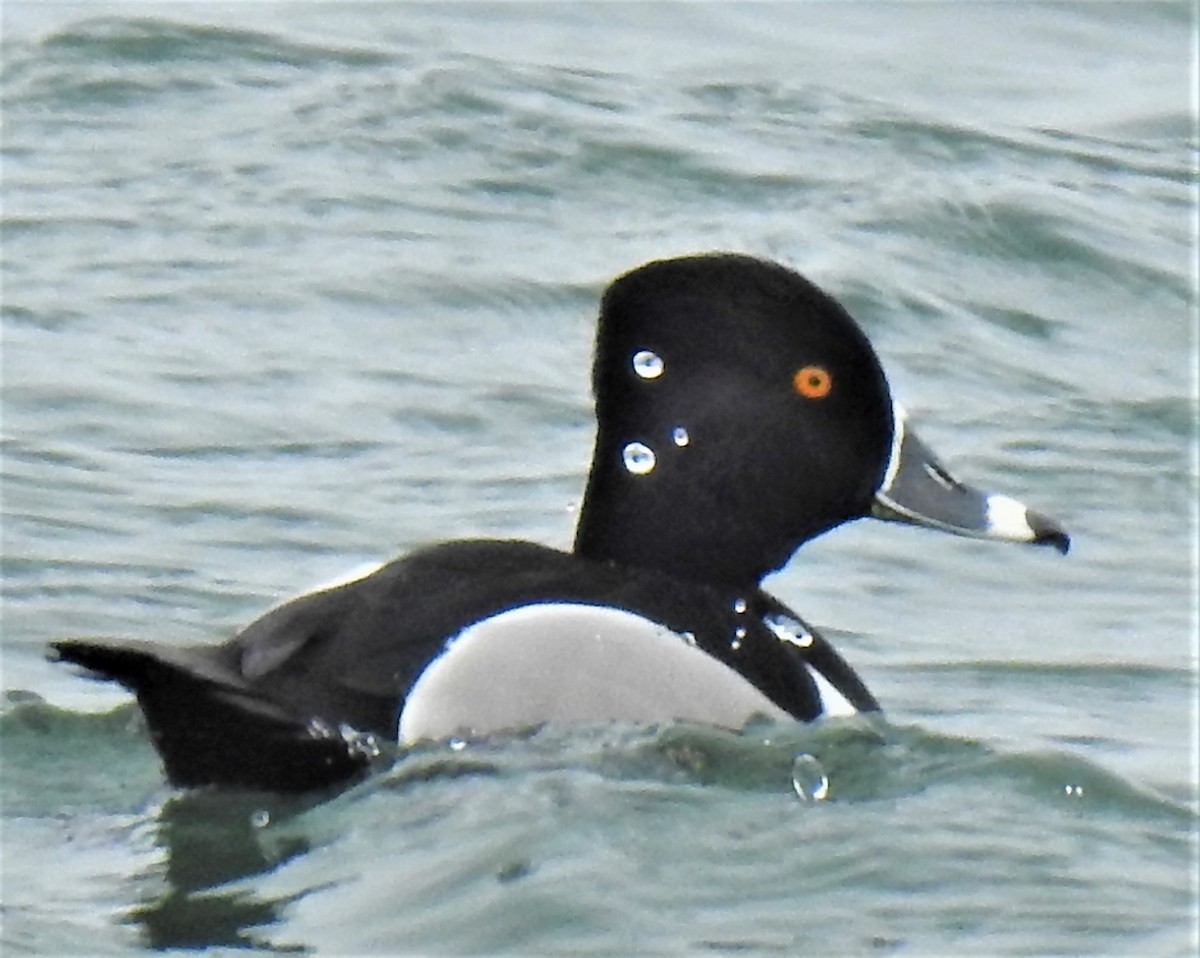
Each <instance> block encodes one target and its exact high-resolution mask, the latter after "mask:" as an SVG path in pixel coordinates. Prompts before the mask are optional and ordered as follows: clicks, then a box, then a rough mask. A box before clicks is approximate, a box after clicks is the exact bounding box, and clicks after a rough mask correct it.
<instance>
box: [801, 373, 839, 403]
mask: <svg viewBox="0 0 1200 958" xmlns="http://www.w3.org/2000/svg"><path fill="white" fill-rule="evenodd" d="M792 388H793V389H795V390H796V392H798V393H799V394H800V395H801V396H803V397H804V398H805V399H824V398H825V397H826V396H828V395H829V391H830V390H831V389H833V377H832V376H831V375H830V374H829V370H828V369H826V368H825V367H824V366H805V367H804V368H803V369H800V370H798V371H797V372H796V375H794V376H793V377H792Z"/></svg>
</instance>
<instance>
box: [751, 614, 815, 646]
mask: <svg viewBox="0 0 1200 958" xmlns="http://www.w3.org/2000/svg"><path fill="white" fill-rule="evenodd" d="M763 625H765V626H766V627H767V628H768V629H770V630H771V634H772V635H774V636H775V638H777V639H779V641H780V642H790V643H791V644H792V645H796V646H799V647H800V648H802V649H807V648H808V647H809V646H811V645H812V644H813V635H812V633H811V632H810V631H809V630H808V629H807V628H806V627H805V625H804V623H803V622H801V621H800V620H799V619H793V618H792V617H791V616H790V615H781V614H780V613H778V612H772V613H771V614H770V615H764V616H763Z"/></svg>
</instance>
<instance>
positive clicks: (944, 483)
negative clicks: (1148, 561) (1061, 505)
mask: <svg viewBox="0 0 1200 958" xmlns="http://www.w3.org/2000/svg"><path fill="white" fill-rule="evenodd" d="M894 421H895V438H894V439H893V442H892V453H891V459H890V460H889V462H888V467H887V471H886V472H885V473H884V477H883V483H882V485H880V487H879V491H878V492H876V493H875V500H874V502H873V503H872V506H871V515H873V516H875V517H876V518H877V519H887V520H889V521H892V522H907V523H911V524H913V525H919V526H928V527H930V528H933V529H941V530H942V531H943V532H949V533H952V534H954V535H960V536H972V537H974V538H977V539H1002V540H1005V541H1008V542H1027V543H1031V544H1033V545H1048V546H1053V547H1054V548H1055V549H1057V550H1058V551H1059V552H1061V553H1062V554H1063V555H1066V553H1067V550H1068V549H1069V548H1070V547H1071V537H1070V536H1069V535H1067V532H1066V530H1064V529H1063V528H1062V526H1060V525H1059V524H1058V523H1057V522H1055V521H1054V520H1052V519H1050V518H1047V517H1046V516H1044V515H1042V514H1041V513H1038V512H1034V511H1033V510H1032V509H1029V508H1027V507H1026V506H1025V505H1024V504H1022V503H1020V502H1018V501H1017V500H1016V499H1011V498H1009V497H1008V496H1001V495H996V494H995V493H986V492H981V491H979V490H978V489H973V488H972V487H971V486H968V485H965V484H964V483H961V482H959V481H958V480H957V479H955V478H954V477H953V476H952V475H951V474H950V472H949V471H948V470H947V469H946V467H945V466H943V465H942V464H941V463H940V462H938V460H937V457H936V456H935V455H934V454H933V452H932V451H931V450H930V449H929V447H928V446H926V445H925V443H923V442H921V440H920V439H918V438H917V436H916V434H915V433H914V432H913V430H912V429H911V428H910V427H909V426H908V424H907V422H906V420H905V416H904V413H903V411H902V410H901V409H899V407H897V409H896V412H895V417H894Z"/></svg>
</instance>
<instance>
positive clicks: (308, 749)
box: [50, 639, 379, 792]
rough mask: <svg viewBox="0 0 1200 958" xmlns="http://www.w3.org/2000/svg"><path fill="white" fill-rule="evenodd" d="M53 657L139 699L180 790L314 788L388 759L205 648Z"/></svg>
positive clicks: (83, 649)
mask: <svg viewBox="0 0 1200 958" xmlns="http://www.w3.org/2000/svg"><path fill="white" fill-rule="evenodd" d="M50 657H51V658H52V659H55V660H57V661H61V662H69V663H72V664H75V665H79V666H82V667H83V668H85V669H87V670H88V672H90V673H91V674H92V675H93V677H95V678H100V679H108V680H111V681H115V682H118V683H120V684H121V685H123V686H125V688H127V689H129V690H130V691H131V692H133V693H134V694H135V695H136V696H137V700H138V705H139V706H140V707H141V709H142V713H143V714H144V715H145V717H146V725H147V726H148V728H149V730H150V737H151V740H152V741H153V742H154V747H155V748H156V749H157V750H158V753H159V755H160V756H161V757H162V761H163V766H164V769H165V771H166V774H167V778H168V779H169V780H170V781H171V783H172V784H174V785H178V786H182V787H197V786H204V785H219V786H228V787H235V788H249V789H259V790H264V791H273V792H300V791H309V790H312V789H317V788H325V787H330V786H334V785H341V784H345V783H348V782H349V781H351V780H354V779H356V778H358V777H360V776H361V775H362V774H363V773H365V771H366V770H367V768H368V766H369V765H370V764H371V762H372V759H374V758H375V757H376V756H377V755H378V752H379V749H378V746H377V745H376V744H375V742H374V740H373V739H371V740H364V737H363V736H360V735H355V734H346V733H343V732H341V731H340V730H338V729H331V728H330V727H329V726H328V725H326V724H325V723H323V722H321V721H320V720H318V719H315V718H314V719H312V720H308V721H305V720H303V719H301V718H298V717H297V716H295V715H291V714H288V713H287V712H285V711H284V710H283V709H281V708H280V707H279V706H278V705H277V704H276V703H274V702H272V701H270V700H269V699H267V698H265V697H264V696H263V695H262V694H260V693H258V692H256V691H255V690H254V689H252V688H251V687H250V686H248V685H247V684H246V683H245V682H244V681H242V680H241V679H240V677H238V676H237V675H236V674H233V673H230V672H228V670H225V669H223V668H221V666H220V663H219V662H218V661H217V660H215V659H214V658H213V657H212V654H211V653H209V654H207V655H206V654H205V650H198V649H174V648H169V647H166V646H159V645H151V644H150V643H144V642H137V641H123V642H107V641H106V642H98V641H93V640H90V639H64V640H61V641H58V642H53V643H51V645H50Z"/></svg>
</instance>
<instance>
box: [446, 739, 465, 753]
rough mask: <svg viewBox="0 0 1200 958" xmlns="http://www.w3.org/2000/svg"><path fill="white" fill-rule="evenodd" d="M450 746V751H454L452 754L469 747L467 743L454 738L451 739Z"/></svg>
mask: <svg viewBox="0 0 1200 958" xmlns="http://www.w3.org/2000/svg"><path fill="white" fill-rule="evenodd" d="M448 744H449V746H450V751H452V752H461V751H462V750H463V749H464V748H466V747H467V743H466V742H464V741H463V740H462V739H461V738H452V739H450V741H449V743H448Z"/></svg>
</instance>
